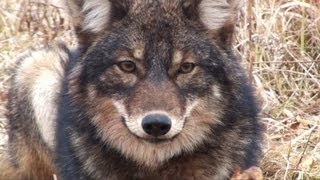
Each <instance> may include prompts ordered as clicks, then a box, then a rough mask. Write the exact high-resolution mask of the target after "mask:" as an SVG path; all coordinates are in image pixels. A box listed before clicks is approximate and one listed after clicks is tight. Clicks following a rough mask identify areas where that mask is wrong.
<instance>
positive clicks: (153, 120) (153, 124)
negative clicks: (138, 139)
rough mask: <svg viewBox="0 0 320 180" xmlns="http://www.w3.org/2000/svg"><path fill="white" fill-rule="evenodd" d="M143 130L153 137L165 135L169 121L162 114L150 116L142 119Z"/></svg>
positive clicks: (169, 124) (168, 128) (169, 125)
mask: <svg viewBox="0 0 320 180" xmlns="http://www.w3.org/2000/svg"><path fill="white" fill-rule="evenodd" d="M141 125H142V128H143V130H144V131H145V132H146V133H147V134H149V135H151V136H154V137H158V136H162V135H165V134H167V133H168V132H169V131H170V128H171V120H170V118H169V117H168V116H166V115H162V114H150V115H147V116H145V117H144V118H143V119H142V123H141Z"/></svg>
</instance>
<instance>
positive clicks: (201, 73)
mask: <svg viewBox="0 0 320 180" xmlns="http://www.w3.org/2000/svg"><path fill="white" fill-rule="evenodd" d="M68 4H69V6H68V7H70V14H71V16H72V17H73V18H74V23H75V27H76V31H77V34H78V36H79V39H80V44H81V46H82V47H84V49H85V50H84V52H83V54H82V55H81V59H80V60H79V63H78V65H77V66H76V68H74V70H73V73H72V75H71V77H70V79H71V80H70V92H71V94H72V95H73V96H74V97H75V98H78V99H79V101H80V102H81V106H84V107H85V108H84V109H85V110H84V111H85V113H86V115H87V116H88V117H89V119H90V123H92V124H93V125H94V126H95V128H96V132H97V134H98V136H99V137H100V138H101V141H103V142H104V143H105V144H107V145H109V146H112V147H113V148H115V149H117V150H118V151H119V152H120V153H122V154H123V155H124V156H126V157H127V158H130V159H133V160H134V161H136V162H138V163H140V164H143V165H147V166H149V167H156V166H158V165H160V164H162V163H164V162H165V161H166V160H168V159H169V158H172V157H174V156H175V155H179V154H180V153H183V152H186V153H188V152H192V151H193V150H194V149H195V148H196V147H198V146H201V144H203V143H204V142H206V141H208V140H209V139H210V140H212V136H210V135H212V134H213V132H212V129H213V127H216V126H218V125H219V124H220V125H221V124H224V120H223V116H224V114H225V112H226V109H228V108H229V104H230V102H231V100H230V98H233V97H234V96H235V93H237V90H235V89H236V86H237V83H238V82H235V83H234V81H237V77H236V75H235V74H236V73H234V71H236V70H233V69H230V68H231V66H233V65H232V64H233V62H232V61H234V59H233V55H232V53H231V51H230V47H231V39H232V33H233V29H234V27H233V26H234V23H235V16H236V9H237V7H238V3H237V1H235V0H234V1H233V0H137V1H131V0H88V1H84V0H83V1H68ZM233 68H235V69H236V68H237V66H235V67H233ZM239 81H240V80H239Z"/></svg>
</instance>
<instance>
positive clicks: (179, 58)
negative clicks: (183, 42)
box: [172, 50, 183, 65]
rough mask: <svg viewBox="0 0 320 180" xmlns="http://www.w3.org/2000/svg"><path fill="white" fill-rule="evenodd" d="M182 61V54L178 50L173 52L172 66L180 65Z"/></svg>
mask: <svg viewBox="0 0 320 180" xmlns="http://www.w3.org/2000/svg"><path fill="white" fill-rule="evenodd" d="M182 59H183V52H182V51H180V50H175V51H174V53H173V59H172V62H173V65H177V64H180V63H181V61H182Z"/></svg>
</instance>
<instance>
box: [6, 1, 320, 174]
mask: <svg viewBox="0 0 320 180" xmlns="http://www.w3.org/2000/svg"><path fill="white" fill-rule="evenodd" d="M22 1H23V0H6V1H1V2H0V63H1V66H2V68H1V69H2V70H1V71H0V83H1V84H0V90H1V91H2V92H4V90H5V89H6V88H7V80H8V75H6V70H5V69H6V66H7V65H8V64H10V62H12V59H14V58H15V57H16V56H17V54H19V53H21V52H23V51H25V50H26V49H27V48H29V47H31V46H33V47H34V46H41V44H44V43H48V42H50V41H52V40H57V39H66V37H69V40H70V36H71V35H72V33H71V30H70V28H69V26H68V23H67V21H66V20H65V19H64V18H63V17H64V16H63V15H62V13H61V11H60V10H61V9H60V8H57V7H56V6H52V5H50V6H48V5H47V4H43V3H40V4H37V3H31V2H30V1H24V3H22ZM235 37H236V43H235V49H236V50H237V51H238V52H239V55H240V56H242V59H243V60H247V61H245V62H244V63H245V65H246V66H247V69H248V72H249V74H250V78H251V80H252V82H253V83H254V84H255V85H256V87H257V92H258V93H259V96H261V106H262V114H261V117H262V121H263V122H264V123H265V124H266V133H265V134H266V136H265V137H266V138H265V148H264V154H263V157H262V161H261V167H262V169H263V171H264V175H265V178H266V179H320V1H319V0H300V1H298V0H291V1H285V0H251V1H250V0H247V1H246V6H245V7H244V8H243V10H242V12H241V20H240V21H239V25H238V29H237V35H236V36H235ZM70 42H71V40H70ZM0 101H2V104H3V102H4V101H5V96H4V95H3V93H0ZM1 112H4V109H3V108H0V113H1ZM0 118H2V120H5V119H4V118H3V116H1V117H0ZM4 125H5V123H1V120H0V134H1V133H4V131H3V130H1V129H3V127H4ZM2 139H3V140H4V141H5V138H2ZM2 144H3V143H2ZM0 145H1V141H0Z"/></svg>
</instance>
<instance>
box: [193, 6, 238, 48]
mask: <svg viewBox="0 0 320 180" xmlns="http://www.w3.org/2000/svg"><path fill="white" fill-rule="evenodd" d="M242 4H243V2H242V0H202V1H201V2H200V4H199V6H198V8H199V18H200V21H201V22H202V23H203V24H204V25H205V27H206V28H207V29H208V30H209V34H211V35H212V36H213V38H215V39H217V40H218V41H219V42H221V43H225V45H227V46H228V45H230V43H231V41H232V34H233V31H234V25H235V24H236V20H237V15H238V12H239V9H240V8H241V7H242Z"/></svg>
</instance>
